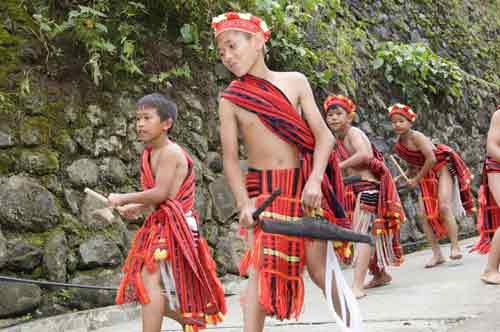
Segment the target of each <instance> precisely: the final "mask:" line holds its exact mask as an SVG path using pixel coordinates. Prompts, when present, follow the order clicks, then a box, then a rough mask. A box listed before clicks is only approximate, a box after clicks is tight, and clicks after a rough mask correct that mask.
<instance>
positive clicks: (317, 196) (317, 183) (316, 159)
mask: <svg viewBox="0 0 500 332" xmlns="http://www.w3.org/2000/svg"><path fill="white" fill-rule="evenodd" d="M298 80H299V83H300V85H299V86H300V87H301V90H300V91H301V93H300V104H301V106H302V110H303V114H304V118H305V120H306V121H307V124H308V125H309V127H310V128H311V130H312V132H313V135H314V139H315V142H316V143H315V146H314V155H313V169H312V172H311V175H310V176H309V178H308V179H307V182H306V185H305V186H304V190H303V192H302V200H303V204H304V205H305V206H309V207H312V208H319V207H321V199H322V197H323V193H322V192H321V182H322V181H323V176H324V174H325V169H326V166H327V164H328V161H329V159H330V154H331V153H332V149H333V146H334V143H335V139H334V138H333V135H332V133H331V132H330V130H329V129H328V127H327V126H326V123H325V121H324V120H323V117H322V116H321V113H320V112H319V110H318V106H317V105H316V102H315V101H314V95H313V92H312V89H311V86H310V85H309V81H308V80H307V78H306V77H305V76H304V75H302V74H300V77H299V79H298Z"/></svg>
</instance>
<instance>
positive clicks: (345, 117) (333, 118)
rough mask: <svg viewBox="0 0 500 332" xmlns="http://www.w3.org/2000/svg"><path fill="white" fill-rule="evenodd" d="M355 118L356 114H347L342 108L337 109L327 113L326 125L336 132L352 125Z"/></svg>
mask: <svg viewBox="0 0 500 332" xmlns="http://www.w3.org/2000/svg"><path fill="white" fill-rule="evenodd" d="M353 117H354V113H347V111H346V110H344V109H343V108H342V107H335V108H333V109H330V110H329V111H328V112H327V113H326V124H327V125H328V127H330V129H331V130H333V131H334V132H336V131H338V130H341V129H343V128H345V127H346V126H348V125H350V124H351V122H352V120H353Z"/></svg>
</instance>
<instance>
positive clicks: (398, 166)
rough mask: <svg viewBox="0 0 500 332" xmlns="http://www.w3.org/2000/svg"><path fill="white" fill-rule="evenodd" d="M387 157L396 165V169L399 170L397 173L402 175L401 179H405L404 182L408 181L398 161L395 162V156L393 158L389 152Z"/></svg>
mask: <svg viewBox="0 0 500 332" xmlns="http://www.w3.org/2000/svg"><path fill="white" fill-rule="evenodd" d="M389 158H390V159H391V160H392V162H393V163H394V165H396V168H397V169H398V171H399V174H401V176H402V177H403V179H404V180H405V181H406V182H409V181H410V179H408V177H407V176H406V174H405V172H404V171H403V169H402V168H401V166H400V165H399V163H398V162H397V160H396V158H394V156H393V155H392V154H391V155H390V156H389Z"/></svg>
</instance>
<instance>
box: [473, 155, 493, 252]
mask: <svg viewBox="0 0 500 332" xmlns="http://www.w3.org/2000/svg"><path fill="white" fill-rule="evenodd" d="M489 173H500V163H499V162H497V161H495V160H494V159H493V158H490V157H486V161H485V162H484V167H483V174H482V175H481V186H480V187H479V195H478V196H479V197H478V201H479V211H478V213H477V228H478V231H479V233H480V237H479V240H478V241H477V243H476V244H475V245H474V247H473V248H472V249H471V251H478V252H479V253H481V254H483V255H484V254H487V253H488V252H489V251H490V246H491V240H492V238H493V235H494V234H495V231H496V230H497V229H498V227H500V207H499V205H498V204H497V202H495V198H494V197H493V195H492V194H491V191H490V188H489V185H488V174H489Z"/></svg>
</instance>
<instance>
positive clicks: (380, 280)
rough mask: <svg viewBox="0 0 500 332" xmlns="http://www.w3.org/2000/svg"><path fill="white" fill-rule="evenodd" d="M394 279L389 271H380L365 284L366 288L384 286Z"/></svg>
mask: <svg viewBox="0 0 500 332" xmlns="http://www.w3.org/2000/svg"><path fill="white" fill-rule="evenodd" d="M391 281H392V277H391V276H390V274H388V273H387V272H380V273H377V274H375V275H373V279H372V280H370V282H369V283H367V284H366V285H365V289H369V288H375V287H382V286H385V285H387V284H389V283H390V282H391Z"/></svg>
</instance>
